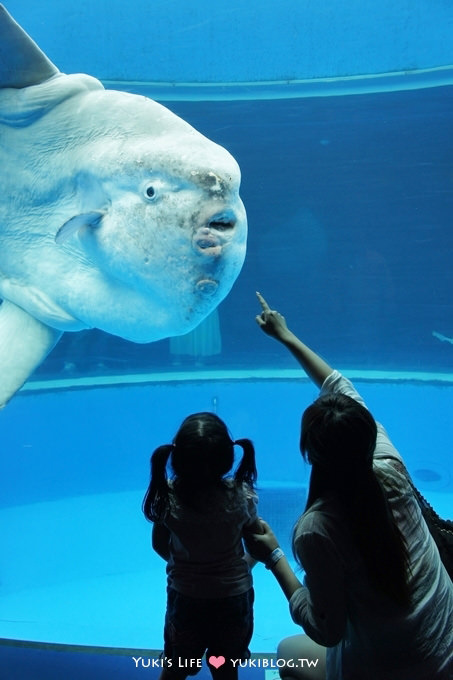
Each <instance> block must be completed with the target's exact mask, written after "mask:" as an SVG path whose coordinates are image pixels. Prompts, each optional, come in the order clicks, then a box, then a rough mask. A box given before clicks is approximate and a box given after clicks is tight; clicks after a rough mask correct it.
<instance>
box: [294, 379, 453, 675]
mask: <svg viewBox="0 0 453 680" xmlns="http://www.w3.org/2000/svg"><path fill="white" fill-rule="evenodd" d="M333 392H341V393H343V394H347V395H348V396H350V397H352V398H353V399H355V400H357V401H359V402H360V403H361V404H363V405H364V402H363V400H362V398H361V397H360V395H359V394H358V393H357V391H356V390H355V388H354V387H353V385H352V384H351V383H350V382H349V380H347V379H346V378H344V377H343V376H342V375H341V374H340V373H339V372H338V371H334V372H333V373H332V374H331V375H330V376H329V377H328V378H327V379H326V381H325V382H324V384H323V387H322V391H321V393H322V394H326V393H333ZM401 464H402V459H401V457H400V455H399V453H398V452H397V451H396V449H395V447H394V446H393V445H392V443H391V442H390V440H389V438H388V435H387V433H386V431H385V430H384V428H383V427H382V426H381V425H379V424H378V435H377V443H376V449H375V453H374V462H373V465H374V471H375V473H376V475H377V476H378V477H379V479H380V481H381V482H382V484H383V485H384V488H385V492H386V494H387V498H388V500H389V503H390V507H391V510H392V513H393V516H394V519H395V521H396V522H397V524H398V526H399V528H400V531H401V532H402V534H403V535H404V537H405V539H406V542H407V546H408V550H409V560H410V567H411V575H410V577H409V588H410V593H411V603H412V604H411V607H410V609H408V610H405V611H404V613H401V609H400V608H398V607H397V606H396V605H395V604H394V603H393V602H392V601H391V600H389V599H388V598H386V597H385V596H383V595H382V594H380V593H377V592H376V590H375V589H374V588H373V587H372V585H371V584H370V582H369V579H368V577H367V574H366V570H365V566H364V563H363V560H362V558H361V556H360V554H359V552H358V549H357V547H356V546H355V544H354V541H353V539H352V536H351V534H350V532H349V531H348V529H347V527H346V526H345V523H344V522H342V519H341V518H342V512H341V508H339V507H338V505H337V502H336V501H335V499H333V498H330V499H329V498H326V499H322V500H321V499H319V500H317V501H316V502H315V503H314V504H313V505H312V506H311V508H310V509H309V510H308V511H307V512H306V513H304V514H303V515H302V517H301V518H300V520H299V522H298V526H297V529H296V549H297V553H298V555H299V558H300V561H301V563H302V566H303V568H304V569H305V572H306V584H307V587H302V588H299V589H298V590H297V591H296V592H295V593H294V594H293V596H292V598H291V600H290V612H291V615H292V618H293V620H294V621H295V622H296V623H297V624H299V625H301V626H302V627H303V628H304V630H305V632H306V633H307V634H308V635H309V636H310V637H311V638H312V639H313V640H315V642H318V643H319V644H321V645H324V646H326V647H328V650H327V680H450V678H453V583H452V582H451V580H450V578H449V576H448V574H447V572H446V570H445V568H444V566H443V564H442V562H441V560H440V557H439V552H438V550H437V546H436V544H435V543H434V541H433V539H432V537H431V534H430V533H429V531H428V528H427V525H426V523H425V521H424V520H423V517H422V515H421V512H420V508H419V506H418V504H417V501H416V499H415V498H414V495H413V493H412V491H411V486H410V484H409V482H408V479H407V476H406V474H405V472H404V468H403V466H402V465H401Z"/></svg>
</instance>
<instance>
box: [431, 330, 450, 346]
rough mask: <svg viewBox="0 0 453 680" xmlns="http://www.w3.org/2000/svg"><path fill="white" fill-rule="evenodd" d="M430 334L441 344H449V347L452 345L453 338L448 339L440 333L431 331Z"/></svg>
mask: <svg viewBox="0 0 453 680" xmlns="http://www.w3.org/2000/svg"><path fill="white" fill-rule="evenodd" d="M432 334H433V336H434V337H435V338H437V339H438V340H440V341H441V342H449V343H450V345H453V338H448V337H447V336H446V335H442V333H438V332H437V331H433V332H432Z"/></svg>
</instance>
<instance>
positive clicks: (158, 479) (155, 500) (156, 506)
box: [142, 444, 174, 522]
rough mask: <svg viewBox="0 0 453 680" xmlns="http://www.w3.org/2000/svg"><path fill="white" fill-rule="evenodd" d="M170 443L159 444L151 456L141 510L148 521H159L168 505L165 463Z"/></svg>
mask: <svg viewBox="0 0 453 680" xmlns="http://www.w3.org/2000/svg"><path fill="white" fill-rule="evenodd" d="M173 448H174V447H173V445H172V444H164V445H163V446H159V447H158V448H157V449H156V450H155V451H154V453H153V454H152V456H151V480H150V483H149V486H148V489H147V491H146V494H145V497H144V499H143V504H142V511H143V514H144V515H145V517H146V519H147V520H149V521H150V522H159V521H160V520H161V519H162V517H163V515H164V512H165V510H166V509H167V507H168V481H167V463H168V458H169V456H170V453H171V452H172V451H173Z"/></svg>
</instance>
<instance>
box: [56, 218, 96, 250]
mask: <svg viewBox="0 0 453 680" xmlns="http://www.w3.org/2000/svg"><path fill="white" fill-rule="evenodd" d="M106 213H107V210H92V211H90V212H87V213H82V214H81V215H76V216H75V217H71V219H70V220H68V221H67V222H65V223H64V224H63V226H62V227H60V228H59V230H58V231H57V233H56V235H55V243H64V242H65V241H67V239H68V238H69V237H70V236H72V235H73V234H75V233H76V231H79V229H81V228H82V227H97V225H98V224H99V222H100V221H101V219H102V218H103V217H104V215H105V214H106Z"/></svg>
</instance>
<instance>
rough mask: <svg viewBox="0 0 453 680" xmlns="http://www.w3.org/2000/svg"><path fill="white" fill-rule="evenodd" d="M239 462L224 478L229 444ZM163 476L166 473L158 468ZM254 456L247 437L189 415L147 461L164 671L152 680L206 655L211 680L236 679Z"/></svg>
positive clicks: (189, 668)
mask: <svg viewBox="0 0 453 680" xmlns="http://www.w3.org/2000/svg"><path fill="white" fill-rule="evenodd" d="M236 444H237V445H239V446H241V447H242V449H243V456H242V460H241V462H240V464H239V466H238V467H237V469H236V472H235V473H234V475H233V476H231V475H229V474H228V473H230V472H231V469H232V467H233V463H234V446H235V445H236ZM168 463H170V464H171V469H172V472H173V475H172V477H171V479H168V477H167V464H168ZM256 478H257V472H256V466H255V451H254V448H253V444H252V442H251V441H250V440H249V439H239V440H237V441H232V440H231V437H230V435H229V433H228V429H227V427H226V425H225V423H224V422H223V421H222V420H220V418H218V417H217V416H216V415H215V414H213V413H195V414H193V415H190V416H188V417H187V418H186V419H185V420H184V421H183V423H182V425H181V426H180V428H179V430H178V432H177V433H176V436H175V438H174V440H173V444H166V445H163V446H159V447H158V448H157V449H156V450H155V451H154V453H153V454H152V456H151V481H150V484H149V487H148V490H147V492H146V495H145V498H144V501H143V513H144V515H145V517H146V518H147V519H148V520H149V521H151V522H153V523H154V526H153V531H152V545H153V548H154V550H155V551H156V552H157V553H158V554H159V555H160V556H161V557H163V559H164V560H166V561H167V611H166V615H165V628H164V641H165V647H164V657H165V667H164V668H163V670H162V673H161V677H160V680H170V678H171V679H172V680H183V678H185V677H187V675H195V674H196V673H197V672H198V671H199V670H200V667H201V659H202V657H203V655H204V653H205V652H206V658H207V659H208V663H209V669H210V671H211V674H212V676H213V678H216V680H218V679H219V678H222V680H230V679H231V680H234V679H235V678H237V666H238V663H237V662H236V663H235V664H233V663H232V662H231V660H232V659H233V660H238V659H242V660H244V659H247V658H249V656H250V652H249V650H248V645H249V643H250V640H251V637H252V632H253V599H254V593H253V587H252V576H251V571H250V567H251V566H252V564H253V562H252V560H251V558H250V557H249V556H247V558H246V556H245V553H244V548H243V543H242V537H243V535H244V534H247V533H248V532H250V533H253V532H261V525H260V523H259V520H258V517H257V508H256V504H257V496H256V494H255V493H254V491H253V486H254V483H255V482H256Z"/></svg>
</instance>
